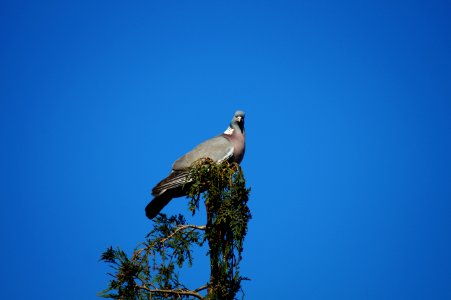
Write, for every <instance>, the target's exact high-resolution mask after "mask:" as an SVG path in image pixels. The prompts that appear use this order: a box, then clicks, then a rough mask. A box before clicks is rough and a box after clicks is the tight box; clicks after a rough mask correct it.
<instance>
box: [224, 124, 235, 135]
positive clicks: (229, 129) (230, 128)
mask: <svg viewBox="0 0 451 300" xmlns="http://www.w3.org/2000/svg"><path fill="white" fill-rule="evenodd" d="M234 131H235V130H234V129H233V128H232V127H230V126H229V127H227V129H226V131H224V134H227V135H232V134H233V132H234Z"/></svg>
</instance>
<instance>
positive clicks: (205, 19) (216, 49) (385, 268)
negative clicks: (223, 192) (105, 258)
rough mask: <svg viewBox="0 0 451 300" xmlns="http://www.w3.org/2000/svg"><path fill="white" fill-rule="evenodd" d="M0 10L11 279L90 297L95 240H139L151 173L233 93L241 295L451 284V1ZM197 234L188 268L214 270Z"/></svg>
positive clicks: (26, 292) (184, 146) (214, 127)
mask: <svg viewBox="0 0 451 300" xmlns="http://www.w3.org/2000/svg"><path fill="white" fill-rule="evenodd" d="M0 14H1V18H0V25H1V28H2V30H1V31H0V38H1V45H2V46H1V47H0V51H1V56H0V57H1V58H0V60H1V68H0V76H1V77H0V79H1V80H0V82H1V83H0V138H1V145H2V146H1V147H0V154H1V155H0V179H1V181H0V182H1V185H0V187H1V188H0V199H1V203H2V209H1V210H0V225H1V226H0V234H1V241H2V246H1V247H0V255H1V257H2V267H1V268H0V277H1V280H0V282H1V284H0V285H1V287H2V297H3V298H5V299H97V298H96V296H95V293H96V292H97V291H99V290H101V289H103V288H104V287H105V286H106V283H107V280H108V277H107V276H106V274H105V273H106V272H107V271H108V268H107V267H106V266H105V265H104V264H102V263H100V262H99V261H98V259H99V256H100V254H101V252H102V251H104V250H105V249H106V248H107V247H108V246H110V245H113V246H120V247H121V248H124V249H126V250H127V251H130V250H131V249H133V247H134V246H135V245H137V244H138V243H139V242H141V241H142V240H143V238H144V236H145V234H146V233H147V232H148V231H149V230H150V223H149V221H148V220H147V219H146V217H145V215H144V207H145V205H146V204H147V202H148V201H149V200H150V194H149V192H150V189H151V188H152V187H153V185H154V184H155V183H157V182H158V181H159V180H160V179H162V178H163V177H164V176H165V175H166V174H167V173H168V172H169V170H170V166H171V164H172V162H173V161H174V160H175V159H176V158H178V157H179V156H181V155H182V154H184V153H185V152H186V151H188V150H189V149H191V148H192V147H193V146H195V145H196V144H197V143H199V142H201V141H203V140H205V139H207V138H210V137H212V136H215V135H216V134H218V133H220V132H222V131H223V130H224V129H225V128H226V127H227V125H228V123H229V121H230V119H231V117H232V116H233V113H234V112H235V110H237V109H242V110H245V111H246V113H247V115H246V130H247V151H246V156H245V158H244V161H243V163H242V166H243V168H244V171H245V175H246V178H247V182H248V185H249V186H250V187H251V188H252V194H251V198H250V203H249V204H250V208H251V210H252V214H253V219H252V220H251V223H250V228H249V233H248V236H247V239H246V243H245V252H244V260H243V263H242V272H243V275H245V276H248V277H250V278H251V279H252V280H251V281H249V282H246V283H245V284H244V289H245V293H246V297H245V299H271V298H272V299H450V298H451V285H450V282H451V257H450V253H451V155H450V153H451V119H450V117H451V54H450V53H451V5H450V4H449V2H448V1H366V2H365V1H296V2H285V1H272V2H270V1H236V2H235V1H129V2H124V1H73V2H72V3H71V2H64V1H34V2H32V1H4V2H2V4H1V9H0ZM185 208H186V201H185V200H184V199H178V200H176V201H173V202H172V203H171V204H170V205H169V206H168V207H167V208H166V209H165V212H167V213H176V212H179V211H181V210H184V209H185ZM196 218H197V219H196ZM196 218H195V220H193V221H196V222H198V223H201V222H202V221H203V220H202V215H199V216H197V217H196ZM198 254H199V255H198V257H197V258H196V260H195V265H196V266H195V267H194V269H193V272H191V273H188V274H190V279H189V280H190V284H193V285H194V284H196V283H202V282H204V280H206V276H207V275H208V271H206V270H205V267H208V266H207V263H206V261H205V257H204V256H203V253H202V252H199V253H198ZM188 272H189V271H188ZM193 274H195V275H194V276H193Z"/></svg>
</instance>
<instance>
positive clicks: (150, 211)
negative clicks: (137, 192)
mask: <svg viewBox="0 0 451 300" xmlns="http://www.w3.org/2000/svg"><path fill="white" fill-rule="evenodd" d="M171 199H172V197H171V195H169V194H166V193H163V194H161V195H160V196H157V197H155V198H153V200H152V201H150V202H149V204H147V206H146V216H147V217H148V218H149V219H153V218H155V217H156V216H157V215H158V214H159V213H160V211H161V210H162V209H163V208H164V207H165V206H166V205H167V204H168V203H169V201H171Z"/></svg>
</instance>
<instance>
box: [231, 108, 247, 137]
mask: <svg viewBox="0 0 451 300" xmlns="http://www.w3.org/2000/svg"><path fill="white" fill-rule="evenodd" d="M230 128H232V129H238V128H239V129H240V131H241V132H242V133H243V132H244V111H241V110H237V111H236V112H235V115H234V116H233V119H232V121H231V122H230Z"/></svg>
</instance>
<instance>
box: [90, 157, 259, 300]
mask: <svg viewBox="0 0 451 300" xmlns="http://www.w3.org/2000/svg"><path fill="white" fill-rule="evenodd" d="M186 188H187V189H188V190H189V197H190V201H189V210H190V211H191V212H192V213H193V214H194V213H195V211H196V210H197V209H198V208H199V201H200V199H201V198H203V199H204V200H205V205H206V208H207V224H206V226H196V225H190V224H186V220H185V218H184V217H183V216H182V215H180V214H179V215H177V216H171V217H167V216H166V215H165V214H159V215H158V216H157V217H156V218H154V219H153V220H152V222H153V223H154V224H153V229H152V230H151V231H150V233H149V234H148V235H147V236H146V241H145V242H143V243H142V244H140V245H138V247H137V248H136V249H135V251H134V252H133V255H132V256H131V257H130V258H129V257H128V256H127V255H126V254H125V253H124V252H123V251H122V250H120V249H119V248H118V249H113V248H112V247H110V248H108V249H107V250H106V251H105V252H104V253H103V254H102V256H101V260H102V261H104V262H106V263H108V264H109V265H110V266H111V267H112V269H113V270H114V272H113V273H109V275H110V276H111V277H112V279H111V280H110V281H109V285H108V288H107V289H106V290H104V291H102V292H100V293H98V296H101V297H105V298H112V299H194V298H197V299H234V298H235V296H236V294H237V292H238V291H239V290H240V288H241V281H242V280H244V279H246V278H243V277H242V276H241V275H240V272H239V263H240V261H241V259H242V256H241V255H242V252H243V241H244V237H245V235H246V233H247V223H248V222H249V220H250V218H251V214H250V211H249V208H248V207H247V201H248V195H249V191H250V190H249V189H246V187H245V180H244V176H243V173H242V171H241V168H240V166H239V165H238V164H229V163H227V162H223V163H220V164H215V163H213V162H212V161H211V160H200V161H198V162H196V163H195V164H194V165H193V168H192V171H191V173H190V177H189V180H188V181H187V183H186ZM205 241H208V245H209V250H208V255H209V256H210V264H211V274H210V280H209V281H208V284H206V285H204V286H201V287H199V288H196V289H188V288H187V287H186V286H185V285H183V284H182V283H181V282H180V278H179V270H180V269H181V268H183V267H185V266H186V267H190V266H191V265H192V263H193V255H192V251H193V246H197V247H201V246H202V245H203V244H204V242H205ZM205 291H207V294H206V295H203V294H205ZM201 293H203V294H201Z"/></svg>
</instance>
